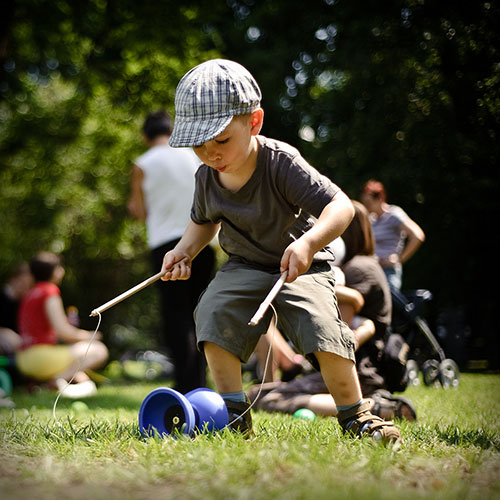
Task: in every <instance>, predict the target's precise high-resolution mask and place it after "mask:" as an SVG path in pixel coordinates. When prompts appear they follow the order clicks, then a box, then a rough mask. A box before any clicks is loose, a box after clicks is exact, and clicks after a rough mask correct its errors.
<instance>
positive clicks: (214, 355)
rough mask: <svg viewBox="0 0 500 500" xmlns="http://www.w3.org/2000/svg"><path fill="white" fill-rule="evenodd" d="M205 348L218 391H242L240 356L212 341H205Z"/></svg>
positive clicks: (224, 392) (222, 392) (223, 392)
mask: <svg viewBox="0 0 500 500" xmlns="http://www.w3.org/2000/svg"><path fill="white" fill-rule="evenodd" d="M204 350H205V357H206V358H207V363H208V367H209V369H210V373H211V375H212V377H213V379H214V382H215V386H216V387H217V391H218V392H219V393H221V394H226V393H230V392H238V391H242V390H243V384H242V381H241V361H240V360H239V358H237V357H236V356H235V355H234V354H231V353H230V352H228V351H226V350H225V349H223V348H222V347H220V346H218V345H217V344H214V343H212V342H205V343H204Z"/></svg>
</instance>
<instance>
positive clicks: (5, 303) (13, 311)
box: [0, 261, 33, 354]
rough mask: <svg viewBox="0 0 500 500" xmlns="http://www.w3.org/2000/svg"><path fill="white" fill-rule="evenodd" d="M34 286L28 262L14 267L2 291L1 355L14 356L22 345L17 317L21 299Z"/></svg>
mask: <svg viewBox="0 0 500 500" xmlns="http://www.w3.org/2000/svg"><path fill="white" fill-rule="evenodd" d="M32 286H33V275H32V274H31V271H30V268H29V265H28V263H27V262H24V261H23V262H21V263H19V264H17V265H16V266H14V267H13V268H12V269H11V270H10V272H9V273H8V275H7V278H6V281H5V285H4V286H3V288H2V290H0V354H13V353H14V352H16V351H17V350H18V349H19V348H20V347H21V344H22V339H21V336H20V335H19V334H18V331H19V329H18V323H17V315H18V310H19V305H20V303H21V299H22V298H23V297H24V295H25V294H26V293H27V292H28V290H29V289H30V288H31V287H32Z"/></svg>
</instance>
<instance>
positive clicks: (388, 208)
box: [360, 179, 425, 291]
mask: <svg viewBox="0 0 500 500" xmlns="http://www.w3.org/2000/svg"><path fill="white" fill-rule="evenodd" d="M360 199H361V202H362V203H363V205H365V207H366V208H367V209H368V211H369V212H370V219H371V223H372V230H373V236H374V238H375V254H376V255H377V257H378V258H379V262H380V265H381V266H382V268H383V269H384V272H385V275H386V276H387V280H388V281H389V284H390V286H391V288H392V289H395V290H398V291H399V290H401V284H402V281H403V269H402V265H403V264H404V263H405V262H407V261H408V260H409V259H410V258H411V257H412V256H413V255H414V254H415V252H416V251H417V250H418V248H419V247H420V245H421V244H422V243H423V242H424V241H425V233H424V231H423V230H422V228H421V227H420V226H419V225H418V224H417V223H416V222H415V221H413V220H412V219H410V217H409V216H408V215H407V214H406V213H405V211H404V210H403V209H402V208H401V207H398V206H396V205H389V204H388V203H387V194H386V191H385V188H384V185H383V184H382V183H381V182H379V181H376V180H373V179H372V180H369V181H368V182H367V183H366V184H365V185H364V186H363V189H362V191H361V197H360Z"/></svg>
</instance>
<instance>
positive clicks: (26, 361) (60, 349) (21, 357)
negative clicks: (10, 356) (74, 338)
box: [16, 344, 73, 380]
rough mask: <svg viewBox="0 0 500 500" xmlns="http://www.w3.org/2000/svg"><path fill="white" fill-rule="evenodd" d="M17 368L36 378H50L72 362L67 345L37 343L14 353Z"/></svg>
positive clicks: (23, 373) (22, 372) (27, 375)
mask: <svg viewBox="0 0 500 500" xmlns="http://www.w3.org/2000/svg"><path fill="white" fill-rule="evenodd" d="M16 361H17V369H18V370H19V372H20V373H21V374H22V375H25V376H26V377H32V378H35V379H37V380H50V379H51V378H53V377H55V376H56V375H57V374H59V373H62V372H63V371H65V370H66V369H67V368H68V367H69V366H70V365H71V363H72V362H73V356H72V354H71V350H70V348H69V346H66V345H48V344H39V345H34V346H32V347H28V348H27V349H26V350H24V351H19V352H18V353H17V354H16Z"/></svg>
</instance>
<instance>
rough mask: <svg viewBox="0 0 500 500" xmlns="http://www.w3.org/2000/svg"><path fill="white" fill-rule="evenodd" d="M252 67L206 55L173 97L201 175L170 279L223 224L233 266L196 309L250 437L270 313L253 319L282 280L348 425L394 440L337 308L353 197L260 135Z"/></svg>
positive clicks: (217, 378) (180, 275)
mask: <svg viewBox="0 0 500 500" xmlns="http://www.w3.org/2000/svg"><path fill="white" fill-rule="evenodd" d="M260 100H261V92H260V89H259V87H258V85H257V83H256V82H255V80H254V78H253V77H252V75H251V74H250V73H249V72H248V71H247V70H246V69H245V68H244V67H243V66H241V65H239V64H238V63H235V62H233V61H227V60H223V59H216V60H211V61H207V62H205V63H203V64H200V65H199V66H196V67H195V68H193V69H192V70H191V71H189V72H188V73H187V74H186V75H185V76H184V77H183V78H182V79H181V81H180V82H179V85H178V87H177V90H176V96H175V108H176V117H175V122H174V130H173V132H172V136H171V138H170V145H171V146H172V147H183V146H192V147H193V150H194V152H195V153H196V155H197V156H198V158H199V159H200V160H201V161H202V162H203V165H202V166H201V167H200V168H199V170H198V172H197V174H196V190H195V196H194V201H193V206H192V209H191V222H190V223H189V225H188V227H187V228H186V231H185V233H184V235H183V237H182V238H181V240H180V241H179V243H178V244H177V245H176V246H175V248H174V249H173V250H171V251H170V252H167V253H166V254H165V257H164V261H163V266H162V271H166V274H165V276H164V277H163V279H164V280H177V279H188V278H189V276H190V273H191V263H192V261H193V259H194V258H195V257H196V255H197V254H198V253H199V252H200V251H201V249H202V248H204V247H205V246H206V245H207V244H208V242H209V241H210V240H211V239H212V238H213V237H214V235H215V234H216V232H217V231H218V230H219V229H220V232H219V241H220V244H221V247H222V248H223V249H224V250H225V252H226V253H227V254H228V256H229V258H228V260H227V262H226V263H225V264H224V265H223V266H222V267H221V269H220V270H219V272H218V273H217V275H216V277H215V278H214V279H213V281H212V282H211V283H210V285H209V286H208V288H207V290H206V291H205V293H204V294H203V295H202V297H201V298H200V302H199V304H198V307H197V309H196V311H195V320H196V333H197V341H198V345H199V346H200V348H202V349H203V350H204V352H205V355H206V358H207V362H208V366H209V369H210V372H211V374H212V377H213V379H214V382H215V384H216V387H217V390H218V391H219V392H220V393H221V396H222V397H223V398H224V400H225V402H226V406H227V408H228V412H229V418H230V422H231V421H233V428H235V429H239V430H240V431H242V432H244V433H247V434H248V433H251V432H252V429H251V426H252V422H251V417H250V412H249V411H247V410H248V406H249V403H248V400H247V399H246V395H245V393H244V392H243V386H242V380H241V362H246V361H247V359H248V357H249V356H250V354H251V353H252V351H253V350H254V348H255V345H256V344H257V341H258V340H259V337H260V335H262V334H264V333H265V332H266V331H267V327H268V324H269V322H270V320H271V315H272V312H271V311H269V310H268V311H267V313H266V315H265V317H264V319H263V320H262V321H261V322H260V323H259V324H258V325H257V326H249V325H248V321H249V320H250V318H251V317H252V316H253V314H254V313H255V311H256V310H257V308H258V307H259V305H260V303H261V302H262V300H263V299H264V298H265V296H266V295H267V293H268V292H269V290H270V289H271V288H272V286H273V285H274V283H275V282H276V281H277V279H278V277H279V273H282V272H284V271H285V270H286V271H288V276H287V279H286V283H285V284H284V286H283V288H282V289H281V291H280V292H279V293H278V295H277V297H276V298H275V300H274V306H275V309H276V311H277V315H278V328H279V329H280V331H282V332H283V333H284V334H285V335H286V336H287V337H288V338H289V339H290V340H291V341H292V342H293V344H294V345H295V346H296V348H297V349H298V350H299V351H301V352H302V353H303V354H305V355H306V356H307V357H308V359H309V360H310V361H311V363H312V364H313V365H314V366H316V367H318V368H319V369H320V371H321V374H322V376H323V378H324V380H325V383H326V385H327V387H328V390H329V391H330V393H331V394H332V396H333V397H334V399H335V401H336V402H337V405H338V409H339V416H338V419H339V422H340V424H341V426H342V428H343V430H344V431H351V432H353V433H354V434H356V435H362V434H365V433H366V434H367V435H371V436H373V437H374V438H375V439H381V440H384V441H394V440H396V439H398V438H399V431H398V430H397V429H396V428H395V427H394V426H393V425H392V422H384V421H383V420H381V419H380V418H378V417H376V416H373V415H371V413H370V412H369V410H368V406H369V405H368V404H367V403H366V402H364V401H363V399H362V394H361V390H360V386H359V381H358V376H357V372H356V368H355V364H354V338H353V334H352V332H351V330H350V329H349V328H348V327H347V325H346V324H345V323H343V322H342V321H341V320H340V318H339V315H338V308H337V301H336V298H335V294H334V284H335V281H334V278H333V272H332V269H331V265H330V263H331V261H333V259H334V257H333V255H332V254H331V253H330V252H329V251H328V249H327V245H328V243H329V242H331V241H332V240H334V239H335V238H337V237H338V236H339V235H340V234H342V232H343V231H344V229H345V228H346V227H347V226H348V224H349V223H350V221H351V219H352V217H353V213H354V211H353V207H352V204H351V202H350V200H349V199H348V197H347V196H346V195H345V194H344V193H343V192H342V191H341V190H340V189H339V188H338V187H337V186H336V185H335V184H333V183H332V182H331V181H330V180H329V179H327V178H326V177H325V176H323V175H321V174H320V173H319V172H318V171H317V170H315V169H314V168H313V167H311V166H310V165H309V164H308V163H307V162H306V161H305V160H304V159H303V158H302V157H301V156H300V154H299V152H298V151H297V150H296V149H294V148H293V147H291V146H289V145H288V144H285V143H282V142H279V141H276V140H271V139H268V138H266V137H263V136H260V135H259V132H260V130H261V127H262V122H263V117H264V112H263V110H262V108H261V107H260Z"/></svg>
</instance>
